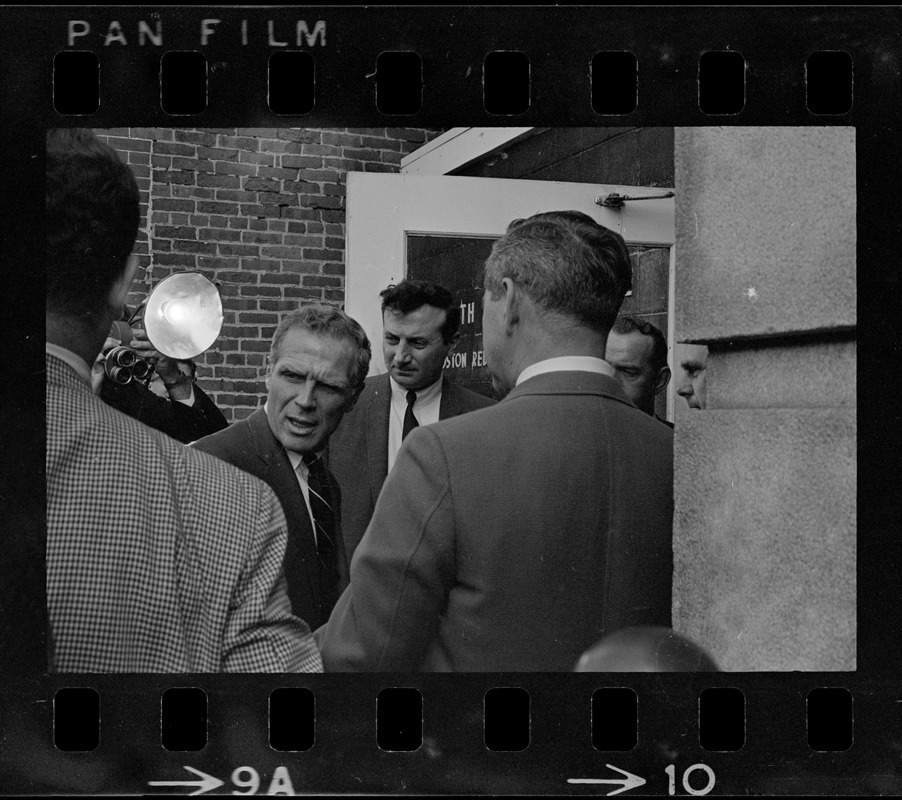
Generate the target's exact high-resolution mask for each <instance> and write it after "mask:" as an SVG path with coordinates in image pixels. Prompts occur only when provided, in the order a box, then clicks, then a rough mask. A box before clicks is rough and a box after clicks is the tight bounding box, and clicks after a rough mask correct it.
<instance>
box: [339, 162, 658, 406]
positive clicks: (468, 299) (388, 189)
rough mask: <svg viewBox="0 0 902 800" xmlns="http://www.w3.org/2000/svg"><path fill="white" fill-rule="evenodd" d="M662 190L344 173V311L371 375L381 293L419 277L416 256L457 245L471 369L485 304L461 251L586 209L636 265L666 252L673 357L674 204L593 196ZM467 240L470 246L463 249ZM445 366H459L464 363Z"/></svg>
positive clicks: (376, 360) (380, 368) (380, 367)
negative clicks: (355, 326) (542, 216)
mask: <svg viewBox="0 0 902 800" xmlns="http://www.w3.org/2000/svg"><path fill="white" fill-rule="evenodd" d="M668 191H670V190H669V189H664V188H661V187H640V186H609V185H601V184H588V183H563V182H556V181H528V180H504V179H494V178H469V177H460V176H447V175H442V176H434V175H415V174H413V175H411V174H384V173H359V172H351V173H348V178H347V231H346V251H345V258H346V265H345V267H346V268H345V275H346V279H345V286H346V289H345V291H346V295H345V309H346V311H347V312H348V314H350V315H351V316H352V317H354V318H355V319H356V320H358V321H359V322H360V323H361V325H363V327H364V330H366V333H367V335H368V336H369V337H370V340H371V341H372V342H373V345H374V353H373V360H372V366H371V373H372V374H378V373H381V372H384V371H385V364H384V363H383V360H382V357H381V352H380V348H379V342H380V341H381V339H382V317H381V312H380V303H379V292H380V291H382V290H383V289H384V288H385V287H386V286H388V285H389V284H391V283H397V282H398V281H400V280H402V279H404V278H405V277H408V275H411V276H412V277H419V275H414V274H413V269H414V263H413V259H414V257H415V256H416V257H417V258H420V257H422V258H427V259H428V258H429V253H431V252H434V251H436V249H440V247H441V244H442V241H441V240H444V241H445V242H447V243H448V246H449V247H450V246H452V245H457V244H459V245H460V248H459V251H458V252H459V253H460V257H461V265H460V270H461V271H462V272H467V275H461V276H460V277H461V280H462V281H463V282H464V283H463V284H461V287H460V288H459V291H458V294H459V296H460V297H461V305H462V308H463V310H464V325H463V328H462V333H463V334H464V337H463V338H464V341H465V342H467V343H468V344H466V345H465V346H462V347H460V348H458V350H459V352H460V355H459V356H458V357H459V358H460V357H461V356H462V357H463V358H464V359H465V361H466V363H464V365H463V366H464V367H467V368H468V369H472V368H473V367H476V368H477V369H478V367H480V366H482V364H481V363H480V358H481V328H480V326H481V313H482V311H481V308H480V307H479V303H478V302H476V301H475V300H474V298H475V297H476V295H477V294H478V296H479V297H481V296H482V292H481V290H480V289H479V288H478V287H477V286H475V285H473V278H474V275H475V271H474V269H473V263H470V262H473V259H474V256H472V254H471V255H469V256H468V255H467V253H468V252H471V253H472V252H477V251H479V249H480V248H481V247H484V248H486V249H487V248H488V247H490V242H491V241H492V240H494V239H497V238H499V237H500V236H502V235H503V234H504V231H505V230H506V228H507V226H508V224H509V223H510V222H511V220H514V219H517V218H518V217H528V216H531V215H532V214H536V213H538V212H541V211H560V210H565V209H566V210H569V209H572V210H576V211H582V212H583V213H585V214H588V215H589V216H590V217H592V218H593V219H595V220H597V221H598V222H600V223H601V224H602V225H604V226H606V227H608V228H611V229H612V230H616V231H617V232H618V233H620V234H621V235H622V236H623V238H624V239H625V240H626V243H627V245H629V246H630V247H631V251H632V252H633V254H634V263H635V261H636V253H637V252H638V253H640V254H641V253H646V252H647V253H650V254H651V255H652V256H654V257H655V258H656V259H657V261H658V262H659V263H660V262H661V260H662V259H663V261H664V263H665V270H666V274H667V280H666V284H667V285H666V295H667V296H666V325H667V331H666V334H667V340H668V345H669V349H668V359H669V360H672V349H673V263H674V258H673V244H674V219H673V217H674V201H673V199H672V198H663V199H650V200H636V201H630V202H626V203H625V204H623V205H622V206H621V207H620V208H607V207H602V206H601V205H599V204H598V203H597V202H596V198H598V197H607V196H608V195H611V194H618V195H621V196H629V197H643V196H649V195H654V196H660V195H662V194H665V193H666V192H668ZM479 240H481V242H480V241H479ZM467 242H471V243H472V244H473V245H474V247H475V250H474V248H467V247H465V245H466V243H467ZM653 251H657V252H656V253H655V252H653ZM468 259H469V262H468ZM445 269H447V267H445ZM468 281H469V283H468ZM439 282H442V283H446V281H443V280H440V281H439ZM635 283H636V281H634V284H635ZM659 283H660V281H659ZM449 288H450V287H449ZM635 291H636V286H635V285H634V292H635ZM627 302H629V298H628V301H627ZM659 327H660V326H659ZM449 366H454V367H460V364H459V363H458V364H455V365H449ZM671 366H672V364H671ZM666 413H667V418H668V419H673V383H672V382H671V386H670V389H669V392H668V398H667V411H666Z"/></svg>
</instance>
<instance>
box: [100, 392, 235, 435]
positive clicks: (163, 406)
mask: <svg viewBox="0 0 902 800" xmlns="http://www.w3.org/2000/svg"><path fill="white" fill-rule="evenodd" d="M100 397H101V398H102V399H103V401H104V402H105V403H108V404H109V405H111V406H112V407H113V408H118V409H119V410H120V411H121V412H122V413H123V414H128V415H129V416H130V417H134V418H135V419H137V420H139V421H140V422H143V423H144V424H145V425H149V426H150V427H151V428H156V429H157V430H158V431H162V432H163V433H165V434H166V435H167V436H171V437H172V438H173V439H178V440H179V441H180V442H182V443H184V444H188V443H189V442H193V441H195V440H196V439H200V438H201V437H202V436H207V435H209V434H211V433H216V431H219V430H222V429H223V428H226V427H228V424H229V423H228V422H227V421H226V418H225V417H224V416H223V414H222V412H221V411H220V410H219V408H217V406H216V404H215V403H214V402H213V401H212V400H211V399H210V398H209V397H207V395H206V394H204V392H203V391H202V390H201V388H200V387H199V386H198V385H197V384H196V383H195V384H194V405H193V406H189V405H186V404H185V403H180V402H178V401H176V400H167V399H166V398H165V397H159V396H158V395H156V394H154V393H153V392H152V391H151V390H150V389H149V388H147V387H146V386H145V385H144V384H143V383H140V382H138V381H131V382H130V383H126V384H124V385H123V384H119V383H115V382H113V381H111V380H110V379H109V378H106V377H104V379H103V383H102V384H101V387H100Z"/></svg>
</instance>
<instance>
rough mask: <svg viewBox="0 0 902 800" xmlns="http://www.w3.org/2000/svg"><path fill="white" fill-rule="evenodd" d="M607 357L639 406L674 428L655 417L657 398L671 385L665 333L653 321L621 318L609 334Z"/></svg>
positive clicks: (617, 376)
mask: <svg viewBox="0 0 902 800" xmlns="http://www.w3.org/2000/svg"><path fill="white" fill-rule="evenodd" d="M604 358H605V361H607V362H608V363H609V364H610V365H611V366H612V367H613V368H614V375H615V376H616V378H617V380H618V381H620V385H621V386H622V387H623V391H624V392H625V393H626V396H627V397H628V398H629V399H630V400H632V401H633V402H634V403H635V404H636V407H637V408H638V409H639V410H640V411H644V412H645V413H646V414H648V415H649V416H650V417H654V418H655V419H656V420H658V422H663V423H664V424H665V425H669V426H670V427H671V428H672V427H673V423H672V422H668V421H667V420H665V419H661V418H660V417H659V416H657V414H655V397H656V396H657V395H659V394H660V393H661V392H663V391H664V390H665V389H667V384H668V383H670V367H668V366H667V340H666V339H665V338H664V334H663V333H661V331H659V330H658V329H657V328H656V327H655V326H654V325H652V324H651V323H650V322H646V321H644V320H640V319H636V318H635V317H620V318H619V319H618V320H617V322H615V323H614V327H613V328H611V332H610V333H609V334H608V341H607V345H606V349H605V356H604Z"/></svg>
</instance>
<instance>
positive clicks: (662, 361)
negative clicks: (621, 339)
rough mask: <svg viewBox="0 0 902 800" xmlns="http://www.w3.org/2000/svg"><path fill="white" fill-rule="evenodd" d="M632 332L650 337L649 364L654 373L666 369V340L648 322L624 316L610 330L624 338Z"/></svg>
mask: <svg viewBox="0 0 902 800" xmlns="http://www.w3.org/2000/svg"><path fill="white" fill-rule="evenodd" d="M633 331H638V332H639V333H641V334H642V335H643V336H651V339H652V347H651V356H650V357H649V363H650V364H651V366H652V368H653V369H654V370H655V372H657V371H659V370H660V369H661V368H662V367H666V366H667V339H665V338H664V334H663V333H661V331H660V330H659V329H658V328H656V327H655V326H654V325H652V324H651V323H650V322H646V321H645V320H642V319H637V318H636V317H628V316H626V317H620V318H619V319H618V320H617V321H616V322H615V323H614V327H613V328H611V333H619V334H620V335H621V336H625V335H626V334H628V333H632V332H633Z"/></svg>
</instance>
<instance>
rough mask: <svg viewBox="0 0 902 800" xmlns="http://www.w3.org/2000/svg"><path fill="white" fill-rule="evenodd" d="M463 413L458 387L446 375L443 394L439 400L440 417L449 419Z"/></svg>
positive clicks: (443, 379) (443, 378)
mask: <svg viewBox="0 0 902 800" xmlns="http://www.w3.org/2000/svg"><path fill="white" fill-rule="evenodd" d="M461 413H463V409H462V408H461V403H460V395H459V394H458V393H457V387H456V386H455V385H454V384H453V383H451V381H449V380H448V379H447V378H446V377H442V396H441V399H440V400H439V406H438V418H439V419H448V418H449V417H456V416H458V415H459V414H461Z"/></svg>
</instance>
